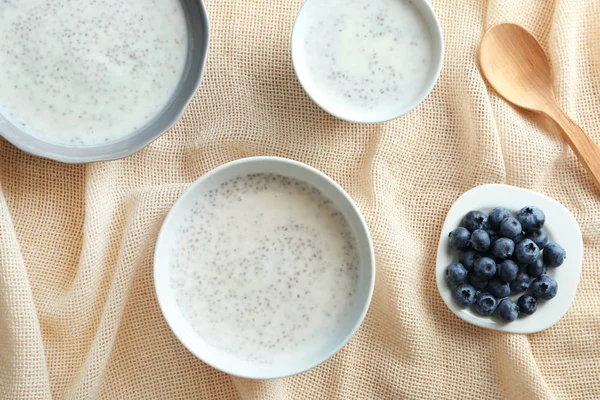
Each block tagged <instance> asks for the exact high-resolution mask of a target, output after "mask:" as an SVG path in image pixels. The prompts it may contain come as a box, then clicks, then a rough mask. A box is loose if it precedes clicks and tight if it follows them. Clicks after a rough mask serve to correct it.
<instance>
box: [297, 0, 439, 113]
mask: <svg viewBox="0 0 600 400" xmlns="http://www.w3.org/2000/svg"><path fill="white" fill-rule="evenodd" d="M311 1H324V0H305V1H304V3H302V6H301V7H300V10H299V11H298V14H296V19H295V21H294V27H293V29H292V36H291V41H290V42H291V46H290V47H291V50H290V53H291V57H292V64H293V66H294V72H295V73H296V77H297V79H298V82H300V85H301V86H302V88H303V89H304V91H305V92H306V94H307V95H308V97H309V98H310V99H311V100H312V101H313V102H315V104H317V105H318V106H319V107H320V108H321V109H322V110H324V111H326V112H327V113H329V114H330V115H333V116H334V117H336V118H339V119H341V120H343V121H347V122H352V123H357V124H379V123H383V122H388V121H392V120H395V119H397V118H400V117H402V116H403V115H406V114H408V113H409V112H411V111H412V110H414V109H415V108H417V107H418V106H419V105H420V104H421V103H422V102H423V101H424V100H425V99H426V98H427V96H429V94H430V93H431V91H432V90H433V88H434V86H435V84H436V83H437V81H438V79H439V77H440V73H441V71H442V67H443V65H444V33H443V30H442V25H441V23H440V20H439V18H438V17H437V14H436V13H435V10H434V9H433V6H432V5H431V3H430V2H429V0H412V3H413V4H415V6H417V7H418V8H419V11H420V12H421V13H423V11H424V10H425V11H426V12H427V13H428V16H429V18H426V22H427V25H428V26H429V29H430V32H431V34H432V37H434V38H435V39H436V40H437V41H438V42H439V48H440V51H439V52H438V53H436V55H437V56H438V58H437V63H436V64H435V65H432V67H434V69H432V72H431V73H430V74H429V79H428V81H427V84H426V85H424V86H423V89H422V91H421V92H420V94H419V96H417V97H415V98H414V99H413V100H412V101H411V102H410V103H408V104H407V105H406V106H404V107H402V108H400V109H399V110H398V112H397V113H395V114H393V115H392V116H390V117H386V118H383V119H368V118H365V119H357V118H354V117H352V116H351V115H342V114H340V113H337V112H333V111H332V110H330V109H328V108H327V107H325V106H323V104H322V103H321V102H320V101H318V99H317V98H316V96H315V95H314V94H313V93H311V91H310V90H308V88H307V86H306V84H305V82H304V81H303V80H302V78H301V77H300V74H299V73H298V63H299V61H298V60H297V59H298V58H299V56H298V57H296V56H294V54H295V51H294V42H295V40H294V38H295V36H296V34H297V31H298V25H299V23H298V22H299V19H300V17H301V15H302V13H303V12H304V11H305V9H306V5H307V4H308V3H309V2H311ZM416 3H418V4H416Z"/></svg>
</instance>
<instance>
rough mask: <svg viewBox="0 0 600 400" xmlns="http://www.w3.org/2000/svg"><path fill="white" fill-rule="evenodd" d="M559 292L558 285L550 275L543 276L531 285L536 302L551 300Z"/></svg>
mask: <svg viewBox="0 0 600 400" xmlns="http://www.w3.org/2000/svg"><path fill="white" fill-rule="evenodd" d="M557 292H558V283H556V281H555V280H554V279H552V278H550V277H549V276H548V275H542V276H540V277H539V278H537V279H536V280H535V281H533V283H532V284H531V294H532V295H533V297H535V299H536V300H550V299H551V298H553V297H554V296H556V293H557Z"/></svg>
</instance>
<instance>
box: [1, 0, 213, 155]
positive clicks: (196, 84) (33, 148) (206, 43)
mask: <svg viewBox="0 0 600 400" xmlns="http://www.w3.org/2000/svg"><path fill="white" fill-rule="evenodd" d="M194 1H195V2H196V3H197V5H198V7H199V10H200V18H201V19H202V23H203V26H202V33H203V38H202V43H201V47H202V48H203V49H204V51H203V54H202V56H201V59H202V60H201V63H200V65H199V67H200V68H199V71H198V72H197V73H196V75H195V76H194V79H193V85H192V88H193V89H192V90H191V91H190V94H189V96H185V97H182V98H184V99H185V100H184V101H183V102H182V106H181V108H180V109H179V110H178V112H177V113H176V114H174V115H173V117H172V118H170V120H169V121H168V123H166V125H165V128H164V129H160V130H158V131H157V132H155V133H154V134H152V136H149V137H147V138H145V139H140V140H137V141H134V140H132V139H134V138H135V137H136V136H137V135H136V134H133V135H129V136H126V137H124V138H123V139H121V140H122V141H128V142H129V145H128V146H127V147H125V148H122V149H120V150H118V151H113V152H111V153H106V154H94V153H93V152H92V153H90V154H87V155H80V154H77V155H65V154H61V153H60V152H58V151H52V150H48V149H44V148H43V147H44V146H52V147H56V148H58V149H64V148H68V149H78V150H81V153H86V152H87V151H90V150H91V149H102V148H105V147H107V146H111V145H114V144H115V143H118V142H119V141H121V140H119V141H116V142H109V143H107V144H97V145H93V146H82V147H77V146H67V145H62V144H56V143H51V142H44V141H43V140H38V141H39V142H40V144H39V145H31V144H26V143H23V142H21V141H20V140H19V139H18V137H15V136H13V135H8V134H5V133H3V132H0V137H2V138H4V139H5V140H7V141H8V142H9V143H11V144H12V145H13V146H15V147H16V148H18V149H19V150H21V151H24V152H25V153H28V154H31V155H33V156H36V157H41V158H46V159H49V160H53V161H58V162H62V163H65V164H87V163H93V162H99V161H113V160H118V159H122V158H125V157H129V156H131V155H133V154H135V153H138V152H139V151H141V150H143V149H144V148H146V147H147V146H149V145H150V144H151V143H153V142H154V141H156V140H157V139H158V138H160V137H161V136H162V135H164V134H165V133H166V132H167V131H169V130H170V129H171V128H173V126H175V124H176V123H177V122H179V120H180V119H181V117H182V116H183V114H184V113H185V111H186V110H187V108H188V106H189V105H190V103H191V101H192V99H193V98H194V96H195V94H196V93H197V92H198V90H199V89H200V86H201V84H202V80H203V78H204V73H205V72H206V61H207V59H208V53H209V50H210V20H209V18H208V12H207V10H206V6H205V4H204V0H194ZM15 129H17V130H19V131H20V129H18V128H15ZM23 134H25V135H27V134H26V133H23Z"/></svg>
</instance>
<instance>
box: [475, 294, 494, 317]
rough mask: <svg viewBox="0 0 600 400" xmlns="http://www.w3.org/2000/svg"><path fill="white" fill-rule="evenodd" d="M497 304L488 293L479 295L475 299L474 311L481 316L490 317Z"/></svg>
mask: <svg viewBox="0 0 600 400" xmlns="http://www.w3.org/2000/svg"><path fill="white" fill-rule="evenodd" d="M497 306H498V302H497V301H496V299H495V298H494V296H492V295H491V294H489V293H485V292H484V293H479V294H478V295H477V297H476V298H475V311H476V312H477V313H478V314H481V315H492V314H493V313H494V311H496V307H497Z"/></svg>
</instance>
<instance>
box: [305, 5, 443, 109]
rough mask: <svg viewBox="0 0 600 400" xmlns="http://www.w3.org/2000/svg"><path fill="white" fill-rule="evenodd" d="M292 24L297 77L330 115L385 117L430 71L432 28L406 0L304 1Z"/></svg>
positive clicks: (416, 93) (412, 96)
mask: <svg viewBox="0 0 600 400" xmlns="http://www.w3.org/2000/svg"><path fill="white" fill-rule="evenodd" d="M296 24H297V25H299V26H300V27H297V28H296V30H297V32H295V35H296V34H297V35H298V37H297V38H296V39H295V43H296V46H297V50H296V54H295V57H294V58H295V66H296V69H297V72H298V75H299V77H300V80H301V82H302V83H303V85H304V86H305V88H306V90H307V92H308V93H309V94H310V95H311V96H312V97H313V98H314V99H315V100H316V101H317V103H319V104H320V105H321V106H323V108H325V109H326V110H328V111H330V112H332V113H333V114H335V115H338V116H343V117H345V118H350V119H352V120H377V119H385V118H388V119H389V116H390V115H394V113H397V112H398V110H401V109H402V108H404V107H407V106H408V105H410V104H411V103H413V102H414V101H415V100H417V99H419V97H420V96H421V95H422V94H423V91H424V90H426V88H427V86H428V84H429V81H430V80H431V79H432V73H435V71H432V68H434V67H433V65H434V62H433V61H434V60H433V53H432V52H433V40H432V34H431V32H430V29H429V26H428V25H427V22H426V21H425V18H424V16H423V14H422V13H421V11H420V10H419V8H417V7H416V6H415V4H413V2H412V1H410V0H308V1H307V2H306V3H305V4H304V6H303V8H302V10H301V12H300V14H299V16H298V21H297V22H296ZM396 116H397V115H396Z"/></svg>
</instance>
